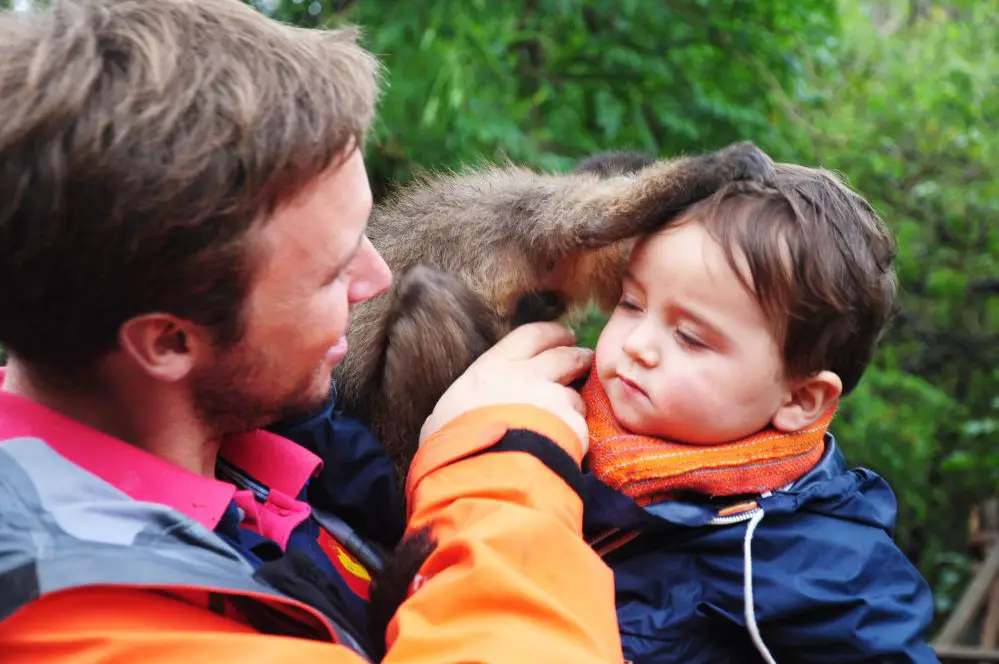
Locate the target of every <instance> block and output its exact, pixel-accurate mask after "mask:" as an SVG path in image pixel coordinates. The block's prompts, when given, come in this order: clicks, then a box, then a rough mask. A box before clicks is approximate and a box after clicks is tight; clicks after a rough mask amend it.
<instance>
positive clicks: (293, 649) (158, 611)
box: [0, 587, 364, 664]
mask: <svg viewBox="0 0 999 664" xmlns="http://www.w3.org/2000/svg"><path fill="white" fill-rule="evenodd" d="M0 653H2V655H3V656H2V658H0V659H2V661H3V662H4V664H95V663H97V662H100V663H101V664H105V663H110V662H115V663H117V662H121V663H122V664H125V663H131V662H143V664H153V663H163V664H167V663H170V664H173V663H175V662H183V663H184V664H219V663H221V664H225V663H226V662H232V663H233V664H246V663H247V662H254V663H257V662H259V663H260V664H269V663H271V662H274V663H275V664H276V663H277V662H324V663H326V662H328V663H329V664H361V663H362V662H363V661H364V660H362V659H361V658H360V657H358V656H357V655H356V654H355V653H354V652H352V651H351V650H349V649H347V648H344V647H342V646H338V645H335V644H332V643H323V642H319V641H309V640H306V639H295V638H288V637H280V636H272V635H268V634H260V633H259V632H256V631H254V630H253V629H252V628H250V627H248V626H246V625H243V624H241V623H238V622H236V621H234V620H231V619H229V618H226V617H223V616H220V615H217V614H215V613H213V612H211V611H209V610H207V609H203V608H200V607H198V606H195V605H194V604H190V603H188V602H185V601H182V600H179V599H176V598H173V597H169V596H167V595H163V594H159V593H155V592H150V591H144V590H136V589H130V588H104V587H90V588H75V589H73V590H69V591H64V592H58V593H53V594H51V595H46V596H44V597H42V598H41V599H39V600H36V601H34V602H32V603H30V604H28V605H27V606H26V607H24V608H23V609H21V610H20V611H18V612H17V613H15V614H14V615H12V616H10V617H9V618H7V619H6V620H4V621H2V622H0Z"/></svg>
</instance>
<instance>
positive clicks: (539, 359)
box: [420, 323, 593, 454]
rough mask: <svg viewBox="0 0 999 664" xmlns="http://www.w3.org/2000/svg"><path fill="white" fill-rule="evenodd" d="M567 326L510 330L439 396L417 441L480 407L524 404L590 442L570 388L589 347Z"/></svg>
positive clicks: (576, 397)
mask: <svg viewBox="0 0 999 664" xmlns="http://www.w3.org/2000/svg"><path fill="white" fill-rule="evenodd" d="M574 342H575V335H574V334H573V333H572V331H571V330H569V329H568V328H566V327H565V326H563V325H559V324H557V323H530V324H527V325H522V326H520V327H518V328H516V329H514V330H513V331H512V332H511V333H510V334H508V335H507V336H505V337H504V338H503V339H501V340H500V341H499V343H497V344H496V345H495V346H493V347H492V348H490V349H489V350H488V351H486V352H485V353H483V354H482V355H481V356H480V357H479V358H478V359H477V360H476V361H475V362H474V363H473V364H472V365H471V366H470V367H468V369H467V370H466V371H465V373H464V374H462V375H461V377H460V378H458V380H456V381H455V382H454V383H453V384H452V385H451V387H449V388H448V390H447V391H446V392H445V393H444V395H443V396H441V398H440V400H439V401H438V402H437V406H436V407H435V408H434V412H433V413H431V414H430V417H428V418H427V420H426V421H425V422H424V423H423V429H422V430H421V431H420V445H421V446H422V445H423V443H424V442H425V441H426V440H427V438H428V437H429V436H430V435H431V434H433V433H434V432H435V431H437V430H438V429H440V428H441V427H443V426H444V425H445V424H447V423H448V422H450V421H451V420H453V419H454V418H455V417H457V416H459V415H461V414H463V413H466V412H468V411H470V410H472V409H474V408H479V407H480V406H491V405H498V404H514V403H528V404H532V405H535V406H538V407H540V408H544V409H545V410H547V411H549V412H551V413H553V414H555V415H557V416H558V417H560V418H561V419H562V420H564V421H565V423H566V424H568V425H569V426H570V427H572V429H573V431H575V432H576V435H577V436H579V441H580V443H581V444H582V448H583V453H584V454H585V453H586V450H587V449H588V447H589V444H590V436H589V432H588V430H587V428H586V419H585V417H584V416H585V414H586V410H585V407H584V406H583V400H582V399H581V398H580V396H579V394H578V393H577V392H575V391H574V390H572V389H571V388H569V387H566V386H567V385H568V384H569V383H570V382H572V381H573V380H575V379H576V378H578V377H580V376H582V375H583V374H584V373H585V372H586V370H587V369H588V368H589V367H590V364H591V363H592V361H593V351H592V350H590V349H588V348H577V347H575V346H571V345H570V344H572V343H574Z"/></svg>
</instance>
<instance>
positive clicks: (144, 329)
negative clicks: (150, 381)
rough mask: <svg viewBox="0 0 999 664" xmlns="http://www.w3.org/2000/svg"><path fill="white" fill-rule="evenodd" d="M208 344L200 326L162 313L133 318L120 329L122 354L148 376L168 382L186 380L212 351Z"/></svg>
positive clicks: (205, 332)
mask: <svg viewBox="0 0 999 664" xmlns="http://www.w3.org/2000/svg"><path fill="white" fill-rule="evenodd" d="M209 341H210V340H209V336H208V334H207V331H206V330H205V329H204V328H203V327H201V326H200V325H197V324H195V323H192V322H190V321H187V320H184V319H182V318H178V317H177V316H172V315H170V314H163V313H151V314H143V315H142V316H136V317H135V318H130V319H129V320H127V321H125V324H124V325H122V326H121V328H120V329H119V330H118V343H119V345H120V346H121V350H122V352H123V353H125V355H126V356H128V357H129V358H131V359H132V361H133V362H135V363H136V364H137V365H138V366H139V367H141V368H142V370H143V371H145V372H146V373H147V374H148V375H149V376H151V377H153V378H156V379H158V380H162V381H167V382H176V381H179V380H183V379H184V378H185V377H186V376H187V375H188V374H189V373H190V371H191V369H192V368H193V367H194V366H195V364H196V363H197V361H198V359H199V358H200V357H202V356H204V355H205V354H206V353H207V352H208V351H209V350H210V344H209Z"/></svg>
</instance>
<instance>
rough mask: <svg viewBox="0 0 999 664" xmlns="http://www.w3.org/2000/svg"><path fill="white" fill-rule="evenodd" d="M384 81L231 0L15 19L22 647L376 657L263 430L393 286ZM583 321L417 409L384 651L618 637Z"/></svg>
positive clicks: (329, 36)
mask: <svg viewBox="0 0 999 664" xmlns="http://www.w3.org/2000/svg"><path fill="white" fill-rule="evenodd" d="M376 95H377V65H376V63H375V61H374V60H373V58H372V57H371V56H370V55H369V54H367V53H366V52H364V51H363V50H361V49H360V48H359V47H357V46H356V45H355V43H354V35H353V33H352V32H349V31H333V32H321V31H306V30H301V29H296V28H292V27H289V26H285V25H281V24H278V23H276V22H272V21H270V20H268V19H266V18H264V17H263V16H261V15H259V14H257V13H255V12H253V11H252V10H251V9H249V8H247V7H246V6H244V5H243V4H242V3H240V2H238V0H176V1H173V2H164V1H163V0H61V1H59V0H57V1H56V2H54V3H52V5H51V7H47V8H45V9H37V10H34V11H32V12H26V13H4V14H0V118H2V121H0V343H2V344H3V346H4V347H5V349H6V350H7V351H8V353H9V358H10V359H9V364H8V366H7V368H6V372H5V375H4V376H3V388H2V391H0V505H2V509H0V654H2V658H3V661H5V662H21V661H31V662H56V661H87V662H94V661H111V660H114V661H146V660H151V659H156V660H162V661H187V662H192V661H208V662H225V661H238V662H246V661H253V662H270V661H275V662H276V661H281V662H285V661H335V662H348V661H363V660H364V659H366V658H370V657H371V656H372V652H373V651H374V650H376V647H375V646H373V645H372V644H371V643H370V641H369V640H368V639H367V637H366V635H365V634H364V626H363V625H359V624H358V621H357V620H356V619H354V618H352V616H351V615H350V613H349V612H348V611H345V610H344V603H343V602H342V601H341V597H340V587H339V586H338V585H337V584H336V583H333V581H335V580H336V579H333V578H331V577H330V574H331V572H330V570H332V569H333V567H331V566H330V561H329V559H328V556H327V555H326V552H327V551H328V550H329V549H328V548H324V547H323V546H320V545H319V544H318V541H319V533H318V528H317V525H316V522H315V520H314V518H313V514H312V511H311V507H310V505H309V504H308V503H307V502H305V501H304V500H303V499H304V498H305V488H306V486H307V484H308V481H309V478H310V477H312V476H314V475H315V473H316V472H317V470H319V468H320V467H321V465H322V460H320V459H319V458H317V457H316V456H315V455H313V454H311V453H310V452H308V451H307V450H306V449H305V448H304V447H299V446H296V445H294V444H293V443H291V442H290V441H288V440H286V439H284V438H281V437H279V436H277V435H274V434H271V433H267V432H265V431H262V430H260V428H259V427H262V426H266V425H269V424H271V423H273V422H276V421H278V420H285V419H289V418H294V417H295V416H297V415H299V414H301V413H307V412H310V411H312V410H314V409H315V408H317V407H319V406H321V405H322V404H323V403H324V402H325V401H326V400H327V398H328V392H329V385H330V378H331V374H332V371H333V368H334V367H335V366H336V364H337V363H338V362H339V361H340V359H341V358H342V357H343V355H344V353H346V352H348V349H347V345H346V342H345V337H344V335H345V330H346V327H347V323H348V319H349V308H350V305H351V304H352V303H356V302H361V301H363V300H365V299H367V298H370V297H373V296H374V295H376V294H378V293H379V292H381V291H383V290H385V289H386V288H387V287H388V286H389V283H390V275H389V273H388V270H387V268H386V266H385V264H384V262H383V261H382V259H381V257H380V256H379V255H378V254H377V252H376V251H375V250H374V249H373V247H372V246H371V244H370V243H369V242H368V240H367V238H366V237H365V225H366V221H367V218H368V215H369V212H370V209H371V194H370V190H369V187H368V182H367V177H366V175H365V170H364V164H363V160H362V157H361V152H360V147H361V145H362V144H363V141H364V137H365V134H366V132H367V130H368V127H369V125H370V122H371V117H372V114H373V107H374V101H375V98H376ZM571 343H572V338H571V335H570V334H569V333H568V332H567V331H566V330H565V329H564V328H561V327H560V326H557V325H536V326H531V327H525V328H522V329H520V330H518V331H517V332H516V333H515V334H512V335H510V336H509V337H508V338H507V339H505V340H504V342H503V343H501V344H499V345H498V346H497V347H496V348H494V349H493V350H492V351H490V352H489V353H487V354H486V355H484V356H483V357H482V358H480V360H479V361H478V362H477V363H476V364H475V365H474V366H473V367H472V368H471V369H469V371H468V372H467V373H466V374H465V375H464V376H463V377H462V378H461V379H460V380H459V381H458V382H456V383H455V385H454V386H453V387H452V388H451V389H450V390H449V391H448V392H447V393H446V394H445V395H444V396H443V397H442V398H441V400H440V402H439V403H438V406H437V408H436V410H435V411H434V414H433V415H432V416H431V417H430V418H429V419H428V420H427V423H426V425H425V426H424V429H423V432H422V435H421V439H422V440H421V442H422V443H423V446H422V448H421V451H420V453H419V455H418V456H417V458H416V459H415V461H414V464H413V469H412V472H411V473H410V476H409V478H408V490H409V504H410V515H409V524H408V532H410V533H416V532H423V531H424V529H428V531H429V533H430V537H431V538H432V540H433V541H434V542H436V548H435V549H434V551H433V553H432V554H431V555H430V557H429V558H428V559H427V560H426V562H425V563H424V564H423V565H422V567H421V568H420V570H419V573H418V575H417V576H416V580H415V581H414V583H413V584H412V585H411V586H410V589H409V592H408V598H407V599H406V601H405V602H404V603H403V604H402V606H401V608H400V609H399V611H398V612H397V613H396V615H395V617H394V619H393V620H392V621H391V623H390V624H389V627H388V630H387V633H386V635H385V636H386V643H387V646H388V652H387V654H386V657H385V659H386V661H399V662H430V661H434V662H454V661H470V660H475V661H497V662H499V661H516V662H524V661H540V660H543V659H555V660H558V661H573V662H587V661H620V660H621V652H620V644H619V641H618V636H617V630H616V622H615V618H614V598H613V584H612V580H611V576H610V574H609V572H608V570H607V568H606V567H605V566H604V565H603V564H602V563H601V562H600V561H599V559H598V558H597V557H596V556H595V554H593V553H592V552H591V551H590V550H589V549H588V547H586V545H585V544H584V543H583V541H582V539H581V537H580V530H581V517H582V502H581V500H580V497H579V495H578V486H579V479H580V478H579V461H580V459H581V457H582V456H583V454H584V452H585V448H586V445H587V440H588V439H587V434H586V428H585V423H584V422H583V419H582V416H581V413H580V411H581V410H582V406H581V403H580V402H579V400H578V397H576V396H575V395H573V393H572V392H571V391H570V390H568V389H567V388H566V387H564V384H565V383H567V382H569V381H571V380H572V379H574V378H576V377H577V376H578V375H580V374H581V373H582V371H583V370H585V367H586V366H588V364H589V361H590V356H589V353H588V352H586V351H584V350H581V349H576V348H572V347H570V346H569V344H571ZM226 469H227V470H226ZM223 470H226V472H223ZM234 477H236V478H242V479H243V481H242V482H236V483H235V484H234V483H231V482H230V481H228V480H232V479H233V478H234ZM220 478H221V479H220ZM574 489H576V490H574Z"/></svg>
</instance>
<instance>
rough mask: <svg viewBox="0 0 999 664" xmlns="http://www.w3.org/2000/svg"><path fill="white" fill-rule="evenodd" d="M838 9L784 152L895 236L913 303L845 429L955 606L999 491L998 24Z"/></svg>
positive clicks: (791, 106)
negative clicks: (986, 508) (838, 21)
mask: <svg viewBox="0 0 999 664" xmlns="http://www.w3.org/2000/svg"><path fill="white" fill-rule="evenodd" d="M841 6H842V9H843V12H842V20H843V21H844V26H845V27H844V31H843V33H842V34H843V37H842V42H841V46H840V48H839V49H838V51H837V52H836V53H835V57H834V59H833V61H832V62H831V63H822V62H818V61H815V62H813V63H812V65H813V67H812V68H811V70H810V73H809V80H810V81H811V87H812V89H813V90H815V91H816V94H815V96H814V98H813V99H811V100H810V101H808V102H807V103H802V100H791V99H787V100H785V103H784V104H783V107H782V113H781V118H782V121H783V122H784V124H785V128H786V130H785V131H784V132H783V134H784V139H785V141H786V143H785V147H786V149H787V151H788V153H789V154H790V155H792V158H795V159H800V160H803V161H808V162H812V163H821V164H823V165H824V166H826V167H828V168H832V169H835V170H839V171H841V172H842V173H845V174H847V175H848V177H849V180H850V181H851V182H852V184H853V185H854V186H855V187H856V188H857V189H858V190H860V191H861V192H862V193H863V194H864V195H865V196H867V197H868V198H869V199H870V200H871V202H872V203H873V204H874V205H875V207H876V208H877V209H878V211H879V212H880V213H881V214H882V215H883V216H884V217H885V219H886V220H887V221H888V223H889V224H890V225H891V226H892V228H893V230H894V231H895V234H896V237H897V238H898V242H899V245H900V251H899V256H898V263H897V265H898V273H899V280H900V287H901V297H902V304H903V308H902V312H901V314H900V316H899V317H898V319H897V321H896V323H895V325H894V326H893V328H892V330H891V331H890V332H889V334H888V336H887V339H886V343H885V344H884V347H883V349H882V352H881V355H880V358H879V361H878V362H877V364H876V366H875V367H874V368H873V369H872V370H871V372H870V373H869V374H868V376H867V378H866V379H865V382H864V383H863V384H862V386H861V389H859V390H858V392H857V394H856V395H853V396H851V397H849V398H848V399H847V402H846V404H847V405H846V406H845V408H844V412H843V422H842V423H841V424H840V425H839V429H840V432H841V433H845V434H846V435H845V436H844V443H843V445H844V447H845V449H846V450H847V452H848V454H849V455H850V458H851V461H853V462H857V463H862V464H865V465H869V466H871V467H873V468H876V469H877V470H878V471H880V472H882V473H883V474H884V475H885V476H886V477H887V478H888V479H889V480H890V481H891V483H892V486H893V488H894V489H895V491H896V493H897V494H898V496H899V499H900V520H899V532H898V537H899V540H900V542H902V543H903V545H907V546H908V549H907V551H908V552H909V553H910V555H911V556H912V557H913V559H914V560H915V561H916V562H918V563H919V564H920V565H921V567H922V569H923V571H924V572H925V573H926V574H927V576H928V577H929V578H930V580H931V582H933V583H934V585H935V588H936V591H937V599H938V603H939V608H940V609H941V610H946V609H948V608H949V606H950V604H951V603H952V601H953V599H954V596H953V593H954V592H955V591H957V590H960V584H959V583H957V581H956V579H960V578H964V575H966V574H967V571H968V566H967V564H966V562H965V561H963V560H962V559H961V557H960V554H963V553H964V552H965V551H966V542H967V525H966V523H967V515H968V511H969V509H970V507H971V506H972V505H973V504H975V503H977V502H979V501H980V500H982V499H983V498H985V497H987V496H991V495H994V494H995V492H996V489H997V488H999V446H997V443H999V417H997V416H999V411H997V408H996V406H997V403H996V395H999V381H997V379H999V371H997V369H996V367H997V366H999V298H997V297H996V295H997V292H999V288H997V287H999V227H997V225H996V222H995V219H996V217H997V215H999V184H997V181H996V179H995V177H994V175H993V174H994V173H995V172H996V169H997V168H999V151H997V149H999V126H997V120H996V117H997V111H999V91H997V89H996V87H995V85H994V82H993V79H994V72H995V71H996V67H997V66H999V52H997V50H996V48H995V35H996V28H997V21H996V18H995V17H994V16H992V15H991V14H990V12H988V11H987V10H986V7H985V5H984V4H983V3H954V4H950V5H947V6H940V5H931V6H929V8H928V10H927V11H925V12H924V13H921V14H920V16H919V17H918V19H917V20H914V21H913V20H909V21H904V22H898V21H896V22H895V23H894V26H893V27H892V28H891V29H892V30H894V31H893V32H889V34H884V32H885V25H884V23H882V25H880V26H878V25H876V24H875V23H874V22H872V21H871V19H870V16H871V10H872V9H877V8H878V3H860V2H849V3H848V2H844V3H842V5H841ZM910 18H911V17H910ZM886 22H887V23H889V24H891V21H890V20H889V21H886Z"/></svg>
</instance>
